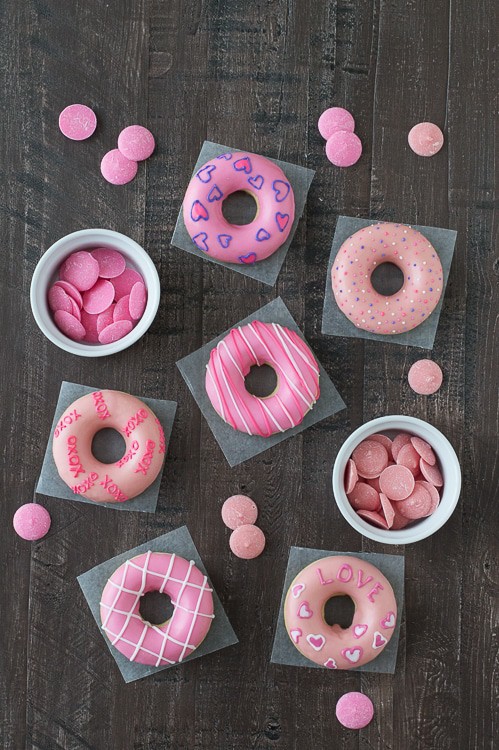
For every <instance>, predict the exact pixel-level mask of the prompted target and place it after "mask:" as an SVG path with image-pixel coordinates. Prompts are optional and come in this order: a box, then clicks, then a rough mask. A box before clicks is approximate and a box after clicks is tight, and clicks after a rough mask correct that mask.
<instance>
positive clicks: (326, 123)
mask: <svg viewBox="0 0 499 750" xmlns="http://www.w3.org/2000/svg"><path fill="white" fill-rule="evenodd" d="M317 126H318V128H319V133H320V134H321V135H322V137H323V138H324V140H326V141H327V140H328V139H329V138H330V137H331V136H332V135H333V133H336V131H337V130H348V131H350V132H351V133H353V131H354V130H355V120H354V119H353V116H352V115H351V114H350V112H349V111H348V110H347V109H343V107H330V108H329V109H326V110H325V112H323V113H322V115H321V116H320V117H319V122H318V123H317Z"/></svg>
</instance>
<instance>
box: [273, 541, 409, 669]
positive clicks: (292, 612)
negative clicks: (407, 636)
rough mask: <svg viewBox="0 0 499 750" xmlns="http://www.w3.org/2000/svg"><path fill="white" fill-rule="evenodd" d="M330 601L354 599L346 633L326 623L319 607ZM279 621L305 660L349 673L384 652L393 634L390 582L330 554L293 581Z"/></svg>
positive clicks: (348, 559)
mask: <svg viewBox="0 0 499 750" xmlns="http://www.w3.org/2000/svg"><path fill="white" fill-rule="evenodd" d="M333 596H349V597H350V598H351V599H352V600H353V602H354V604H355V614H354V616H353V621H352V624H351V626H350V627H349V628H342V627H340V625H328V624H327V622H326V621H325V619H324V607H325V605H326V602H327V601H328V600H329V599H331V597H333ZM284 622H285V626H286V630H287V632H288V635H289V637H290V638H291V640H292V642H293V643H294V645H295V646H296V648H297V649H298V651H300V653H302V654H303V656H305V657H306V658H307V659H310V661H313V662H314V663H315V664H319V665H320V666H321V667H327V668H328V669H352V668H353V667H360V666H362V665H363V664H367V663H368V662H370V661H372V660H373V659H375V658H376V657H377V656H378V655H379V654H380V653H381V652H382V651H383V649H384V648H385V646H386V644H387V643H388V641H389V640H390V638H391V637H392V635H393V633H394V630H395V625H396V622H397V602H396V600H395V595H394V593H393V589H392V587H391V584H390V582H389V581H388V580H387V579H386V578H385V576H384V575H383V574H382V573H381V572H380V571H379V570H378V568H376V567H375V566H374V565H371V563H369V562H366V561H365V560H359V558H358V557H353V556H351V555H332V556H330V557H324V558H322V560H316V562H313V563H311V564H310V565H308V566H307V567H306V568H304V569H303V570H302V571H301V572H300V573H299V574H298V575H297V576H296V578H295V579H294V581H293V582H292V584H291V586H290V587H289V589H288V593H287V595H286V600H285V602H284Z"/></svg>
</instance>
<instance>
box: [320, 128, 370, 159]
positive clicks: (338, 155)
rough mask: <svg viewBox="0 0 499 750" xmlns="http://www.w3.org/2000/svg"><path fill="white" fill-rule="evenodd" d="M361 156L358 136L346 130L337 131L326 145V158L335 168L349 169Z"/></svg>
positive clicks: (360, 144)
mask: <svg viewBox="0 0 499 750" xmlns="http://www.w3.org/2000/svg"><path fill="white" fill-rule="evenodd" d="M361 155H362V143H361V140H360V138H359V136H358V135H355V133H350V132H349V131H347V130H337V131H336V132H335V133H333V134H332V135H331V137H330V138H329V139H328V141H327V143H326V156H327V158H328V159H329V161H330V162H331V163H332V164H334V165H335V167H351V166H352V165H353V164H355V163H356V162H358V161H359V159H360V157H361Z"/></svg>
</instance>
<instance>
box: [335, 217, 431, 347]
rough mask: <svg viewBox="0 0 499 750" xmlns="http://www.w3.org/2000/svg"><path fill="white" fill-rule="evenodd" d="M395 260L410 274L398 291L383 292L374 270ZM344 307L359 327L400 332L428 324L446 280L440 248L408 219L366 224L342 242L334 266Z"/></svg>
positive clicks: (381, 331)
mask: <svg viewBox="0 0 499 750" xmlns="http://www.w3.org/2000/svg"><path fill="white" fill-rule="evenodd" d="M383 263H393V264H394V265H396V266H398V268H400V270H401V271H402V273H403V274H404V283H403V285H402V288H401V289H399V291H398V292H396V293H395V294H391V295H383V294H380V293H379V292H377V291H376V290H375V289H374V287H373V285H372V284H371V275H372V273H373V271H374V270H375V269H376V268H377V267H378V266H380V265H382V264H383ZM331 281H332V286H333V294H334V297H335V299H336V302H337V303H338V307H339V308H340V310H341V311H342V313H344V314H345V315H346V316H347V318H349V319H350V320H351V321H352V323H353V324H354V325H355V326H357V328H362V329H363V330H364V331H369V332H370V333H380V334H394V333H404V331H410V330H412V329H413V328H416V326H418V325H420V324H421V323H424V321H425V320H426V319H427V318H428V317H429V316H430V315H431V313H432V312H433V310H434V309H435V308H436V306H437V305H438V303H439V301H440V297H441V295H442V289H443V285H444V279H443V271H442V264H441V263H440V258H439V257H438V253H437V251H436V250H435V248H434V247H433V245H432V244H431V242H428V240H427V239H426V237H424V236H423V235H422V234H421V232H418V231H417V230H416V229H413V228H412V227H409V226H406V225H404V224H391V223H380V224H371V225H370V226H367V227H364V228H363V229H360V230H359V231H358V232H355V234H352V236H351V237H349V238H348V239H347V240H345V242H344V243H343V244H342V246H341V247H340V249H339V251H338V254H337V256H336V258H335V260H334V262H333V266H332V270H331Z"/></svg>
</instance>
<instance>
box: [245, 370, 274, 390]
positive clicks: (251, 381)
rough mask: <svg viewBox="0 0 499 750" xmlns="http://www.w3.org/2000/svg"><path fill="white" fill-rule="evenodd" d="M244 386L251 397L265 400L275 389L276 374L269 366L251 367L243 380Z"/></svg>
mask: <svg viewBox="0 0 499 750" xmlns="http://www.w3.org/2000/svg"><path fill="white" fill-rule="evenodd" d="M244 384H245V386H246V390H247V391H248V393H251V395H252V396H257V397H258V398H267V397H268V396H271V395H272V394H273V393H274V391H275V389H276V388H277V373H276V371H275V370H274V368H273V367H271V366H270V365H260V366H259V365H253V367H252V368H251V370H250V371H249V373H248V374H247V375H246V378H245V379H244Z"/></svg>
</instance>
